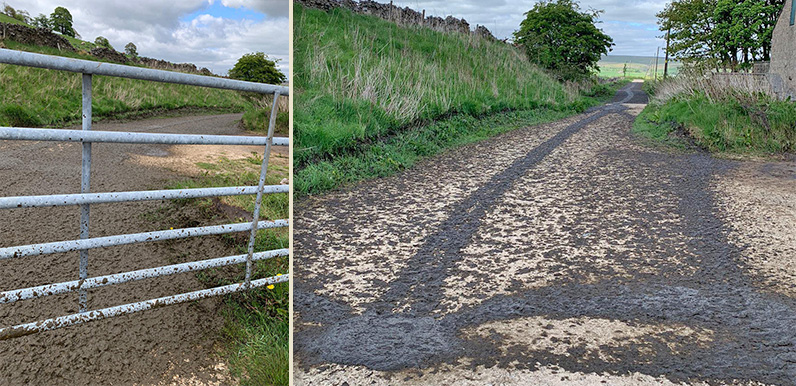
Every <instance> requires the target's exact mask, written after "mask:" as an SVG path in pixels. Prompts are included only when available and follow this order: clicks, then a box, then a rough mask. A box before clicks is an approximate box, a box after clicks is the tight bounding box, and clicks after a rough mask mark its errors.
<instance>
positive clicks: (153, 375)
mask: <svg viewBox="0 0 796 386" xmlns="http://www.w3.org/2000/svg"><path fill="white" fill-rule="evenodd" d="M240 117H241V114H225V115H214V116H208V115H205V116H190V117H178V118H159V119H146V120H140V121H132V122H126V123H101V124H95V125H94V127H93V129H94V130H110V131H119V130H129V131H138V132H160V133H192V134H242V133H241V131H240V129H238V127H237V122H238V121H239V120H240ZM77 129H79V128H77ZM80 146H81V145H80V144H79V143H54V142H29V141H0V181H1V182H0V196H19V195H42V194H67V193H78V192H80V162H81V150H80V149H81V147H80ZM262 151H263V149H262V147H260V146H208V145H205V146H200V145H196V146H191V145H188V146H169V145H143V144H141V145H132V144H105V143H97V144H94V145H93V146H92V156H93V163H92V181H91V189H92V191H95V192H110V191H129V190H150V189H164V188H165V187H166V184H167V183H168V182H169V181H174V180H179V179H185V178H190V177H194V176H200V175H201V174H202V172H203V170H202V169H199V168H198V167H197V165H196V163H198V162H211V163H212V162H217V161H218V159H219V158H220V157H226V158H228V159H231V160H234V159H241V158H245V157H247V156H251V155H252V152H259V154H260V156H262ZM275 152H277V153H278V154H273V155H272V158H271V164H272V165H274V164H279V165H282V166H285V165H286V164H287V154H286V153H287V149H285V148H284V147H277V148H275ZM206 217H207V215H206V214H203V213H200V212H199V210H197V209H196V208H195V207H194V206H193V205H183V206H176V207H175V206H172V205H166V204H165V202H164V201H148V202H136V203H123V204H102V205H92V206H91V229H90V232H91V236H92V237H102V236H109V235H116V234H127V233H137V232H147V231H155V230H161V229H162V228H161V227H162V226H163V223H164V222H176V223H174V226H201V225H214V224H222V223H228V222H231V221H236V220H234V219H226V218H223V217H221V216H219V217H218V218H213V219H207V218H206ZM79 220H80V209H79V208H78V207H58V208H30V209H12V210H0V247H9V246H18V245H27V244H33V243H42V242H51V241H60V240H73V239H76V238H77V237H78V236H79ZM237 253H238V252H237V251H236V250H235V248H234V247H233V246H230V245H229V243H228V242H225V241H224V240H223V239H222V237H221V236H214V237H202V238H190V239H184V240H173V241H165V242H155V243H145V244H138V245H128V246H121V247H113V248H102V249H95V250H91V251H90V252H89V266H88V268H89V269H88V272H89V276H90V277H94V276H100V275H106V274H111V273H119V272H128V271H131V270H137V269H144V268H153V267H157V266H161V265H166V264H174V263H179V262H185V261H195V260H205V259H210V258H214V257H221V256H229V255H233V254H237ZM240 269H243V268H242V267H241V268H240ZM77 272H78V253H77V252H71V253H62V254H53V255H45V256H30V257H24V258H19V259H9V260H4V261H0V291H7V290H12V289H20V288H26V287H30V286H35V285H42V284H49V283H57V282H63V281H69V280H75V279H77ZM203 288H205V287H204V285H203V284H202V283H200V282H199V280H198V279H197V278H196V274H195V273H185V274H179V275H172V276H166V277H162V278H157V279H147V280H142V281H138V282H132V283H126V284H122V285H115V286H109V287H103V288H101V289H94V290H90V291H89V296H88V301H89V309H92V310H93V309H98V308H102V307H110V306H115V305H121V304H127V303H132V302H136V301H142V300H147V299H152V298H157V297H161V296H168V295H173V294H177V293H183V292H190V291H195V290H199V289H203ZM220 306H221V303H220V300H219V299H218V298H211V299H205V300H201V301H197V302H191V303H185V304H180V305H175V306H169V307H162V308H159V309H155V310H151V311H145V312H141V313H137V314H133V315H128V316H122V317H117V318H110V319H106V320H101V321H96V322H90V323H87V324H83V325H78V326H73V327H67V328H63V329H59V330H54V331H48V332H43V333H39V334H34V335H30V336H25V337H21V338H15V339H11V340H7V341H0V385H28V384H31V385H57V384H62V385H229V384H236V383H237V380H236V379H234V378H233V377H231V376H230V372H229V369H228V368H227V364H226V363H225V361H224V359H223V358H220V357H219V355H218V351H219V347H218V344H219V342H218V336H219V331H220V329H221V328H222V327H223V324H224V320H223V317H222V316H221V315H220V314H219V311H220ZM77 311H78V309H77V294H64V295H56V296H49V297H45V298H40V299H35V300H26V301H21V302H17V303H13V304H2V305H0V326H2V327H9V326H13V325H15V324H18V323H28V322H35V321H37V320H41V319H44V318H50V317H56V316H61V315H67V314H71V313H76V312H77Z"/></svg>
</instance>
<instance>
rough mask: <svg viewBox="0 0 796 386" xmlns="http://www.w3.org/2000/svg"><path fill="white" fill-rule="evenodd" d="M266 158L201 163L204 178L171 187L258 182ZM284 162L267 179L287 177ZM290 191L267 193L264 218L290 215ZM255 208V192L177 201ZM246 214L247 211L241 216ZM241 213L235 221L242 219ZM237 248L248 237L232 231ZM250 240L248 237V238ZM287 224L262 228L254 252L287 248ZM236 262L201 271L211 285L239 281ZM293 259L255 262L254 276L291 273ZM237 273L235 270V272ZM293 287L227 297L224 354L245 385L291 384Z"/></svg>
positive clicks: (211, 210)
mask: <svg viewBox="0 0 796 386" xmlns="http://www.w3.org/2000/svg"><path fill="white" fill-rule="evenodd" d="M261 162H262V158H261V157H259V156H256V155H253V156H252V157H249V158H246V159H241V160H229V159H226V158H221V159H219V160H218V161H217V162H213V163H199V164H197V166H198V167H200V168H201V169H204V170H205V175H204V176H203V177H201V178H196V179H190V180H184V181H177V182H174V183H173V184H172V186H171V187H170V188H196V187H218V186H243V185H256V184H257V180H258V179H259V166H260V163H261ZM287 175H288V170H287V166H285V165H273V162H272V165H270V166H269V174H268V178H267V180H266V184H279V182H280V181H281V180H282V179H283V178H285V177H287ZM288 200H289V197H288V195H287V194H272V195H266V196H264V197H263V207H262V212H261V219H270V220H273V219H280V218H287V217H288V216H289V213H288V212H289V201H288ZM219 204H221V205H227V206H229V207H230V208H234V209H238V210H241V211H246V212H249V213H251V211H252V210H253V208H254V198H253V197H252V196H233V197H221V198H219V199H218V200H217V201H214V200H211V199H192V200H179V201H176V202H175V205H196V206H198V207H200V208H202V209H205V210H204V211H203V212H204V213H206V214H207V215H208V216H209V217H212V216H216V215H217V214H218V212H217V210H216V209H215V208H217V207H218V205H219ZM241 217H242V216H241ZM242 220H243V219H242V218H236V219H233V221H242ZM226 239H227V240H228V242H229V243H230V245H231V246H232V247H233V248H235V249H237V252H236V253H241V254H242V253H246V241H243V239H242V238H238V239H236V238H235V236H233V235H228V237H227V238H226ZM245 239H248V238H245ZM289 244H290V240H289V233H288V229H268V230H262V231H259V232H258V234H257V238H256V244H255V251H265V250H270V249H277V248H288V247H289ZM239 268H240V267H236V269H234V270H229V269H211V270H206V271H202V272H200V273H199V274H198V275H197V276H198V277H199V279H200V280H201V281H202V282H203V283H205V285H207V286H208V287H211V286H218V285H225V284H231V283H236V282H240V281H242V280H243V273H242V272H241V270H240V269H239ZM288 268H289V259H288V258H287V257H282V258H275V259H270V260H266V261H259V262H257V263H256V267H255V270H254V274H253V276H254V278H255V279H256V278H263V277H270V276H275V275H278V274H284V273H287V272H288ZM230 272H232V273H230ZM288 299H289V286H288V283H280V284H276V285H274V286H271V287H267V288H262V289H257V290H253V291H249V292H246V293H239V294H235V295H231V296H227V297H225V298H224V304H225V307H224V308H223V312H222V313H223V315H224V319H225V322H226V323H225V327H224V329H223V331H222V338H223V340H224V342H225V344H224V350H223V353H222V355H223V356H224V357H225V358H226V359H227V360H228V362H229V363H230V366H231V371H232V374H233V375H234V376H236V377H238V378H239V379H241V381H242V384H243V385H274V384H275V385H287V384H288V374H289V368H288V363H289V362H288V361H289V336H290V335H289V334H290V330H289V303H288Z"/></svg>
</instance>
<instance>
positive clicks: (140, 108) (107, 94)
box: [0, 65, 250, 127]
mask: <svg viewBox="0 0 796 386" xmlns="http://www.w3.org/2000/svg"><path fill="white" fill-rule="evenodd" d="M93 83H94V84H93V115H94V117H96V118H97V120H100V119H103V118H112V117H116V116H118V115H121V114H127V115H129V114H131V113H136V112H147V111H151V110H172V109H181V108H211V109H226V110H229V111H243V110H244V109H246V108H247V107H249V106H250V104H249V103H248V102H247V101H246V100H245V99H244V98H243V97H241V96H240V94H239V93H236V92H233V91H225V90H215V89H208V88H202V87H191V86H184V85H176V84H165V83H155V82H146V81H141V80H134V79H122V78H113V77H104V76H95V77H94V82H93ZM0 89H2V90H3V92H2V93H0V125H4V126H20V127H42V126H45V127H47V126H56V127H62V126H68V125H72V124H77V123H79V122H80V120H81V113H80V111H81V98H82V96H81V95H82V94H81V76H80V74H74V73H69V72H63V71H51V70H45V69H40V68H31V67H21V66H12V65H0Z"/></svg>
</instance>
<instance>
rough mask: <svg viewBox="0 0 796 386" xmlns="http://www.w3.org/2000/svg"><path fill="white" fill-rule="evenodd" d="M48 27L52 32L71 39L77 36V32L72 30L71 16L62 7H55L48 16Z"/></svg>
mask: <svg viewBox="0 0 796 386" xmlns="http://www.w3.org/2000/svg"><path fill="white" fill-rule="evenodd" d="M50 26H52V28H53V30H55V31H56V32H60V33H61V34H63V35H66V36H71V37H75V35H77V31H75V29H74V28H72V14H71V13H69V10H68V9H66V8H64V7H57V8H55V10H54V11H53V13H52V14H50Z"/></svg>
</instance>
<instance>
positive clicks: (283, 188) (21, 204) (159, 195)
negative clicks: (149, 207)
mask: <svg viewBox="0 0 796 386" xmlns="http://www.w3.org/2000/svg"><path fill="white" fill-rule="evenodd" d="M288 192H290V186H289V185H266V186H265V187H264V188H263V193H265V194H273V193H288ZM254 194H257V187H256V186H229V187H221V188H194V189H165V190H144V191H133V192H110V193H87V194H53V195H45V196H16V197H0V209H16V208H41V207H54V206H71V205H81V204H109V203H114V202H135V201H153V200H177V199H183V198H202V197H223V196H245V195H254Z"/></svg>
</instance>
